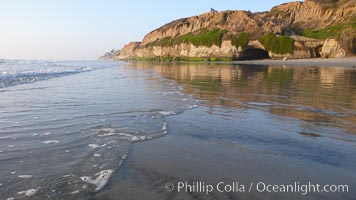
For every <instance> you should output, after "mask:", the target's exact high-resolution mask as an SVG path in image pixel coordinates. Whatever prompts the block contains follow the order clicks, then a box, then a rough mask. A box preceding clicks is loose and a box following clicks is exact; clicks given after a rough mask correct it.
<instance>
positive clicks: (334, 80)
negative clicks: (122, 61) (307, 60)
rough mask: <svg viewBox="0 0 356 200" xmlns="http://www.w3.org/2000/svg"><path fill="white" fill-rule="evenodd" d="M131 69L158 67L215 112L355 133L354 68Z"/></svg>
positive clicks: (193, 66) (193, 65)
mask: <svg viewBox="0 0 356 200" xmlns="http://www.w3.org/2000/svg"><path fill="white" fill-rule="evenodd" d="M126 67H130V68H140V69H146V68H147V69H152V68H153V69H154V70H155V71H156V72H158V73H159V74H160V75H161V76H163V77H164V78H167V79H172V80H176V81H177V82H178V83H179V84H180V85H182V86H183V87H184V92H185V93H188V94H192V95H194V97H195V98H197V99H199V100H201V101H202V105H204V106H207V107H209V108H212V110H213V108H216V107H233V108H237V109H246V108H253V109H260V110H265V111H267V112H269V113H271V114H275V115H278V116H284V117H291V118H296V119H299V120H303V121H307V122H312V123H314V124H317V125H323V126H329V127H338V128H343V129H344V130H345V132H346V133H351V134H356V132H355V128H356V126H355V124H356V69H353V68H343V67H287V66H257V65H255V66H253V65H222V64H204V63H169V64H167V63H145V62H143V63H134V64H127V65H126ZM212 112H213V111H212ZM336 130H337V129H336ZM336 130H335V132H336ZM308 135H310V134H308Z"/></svg>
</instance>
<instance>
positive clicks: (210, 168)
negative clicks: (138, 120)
mask: <svg viewBox="0 0 356 200" xmlns="http://www.w3.org/2000/svg"><path fill="white" fill-rule="evenodd" d="M209 112H211V110H209V108H207V107H200V108H198V109H194V110H191V111H187V112H185V113H184V114H182V115H178V116H171V117H168V118H167V121H168V123H169V124H170V126H169V130H170V131H169V134H168V135H167V136H165V137H163V138H160V139H157V140H152V141H147V142H144V143H136V144H134V145H133V147H132V151H131V154H130V155H129V157H128V159H127V160H126V161H125V163H124V165H123V166H122V168H121V169H120V170H119V172H118V173H117V174H116V175H115V176H114V177H113V178H112V180H111V182H110V183H109V185H108V186H107V188H105V189H104V190H103V191H102V192H100V193H98V194H97V195H96V196H95V198H94V199H107V200H110V199H112V200H114V199H118V198H120V199H152V200H157V199H249V200H251V199H252V200H253V199H353V197H354V196H355V191H353V190H351V192H350V193H333V194H330V193H313V194H308V195H307V196H304V195H301V194H299V193H267V192H264V193H259V192H256V191H252V192H230V193H227V192H226V193H221V192H216V191H214V192H212V193H210V194H208V195H206V194H205V193H203V192H192V193H189V192H179V193H178V192H177V191H176V190H175V191H173V192H167V191H166V190H165V185H166V184H167V183H173V184H175V185H176V183H177V182H180V181H182V182H185V181H188V182H190V183H193V182H196V181H203V182H204V183H206V184H212V185H216V184H217V183H218V182H221V181H223V182H225V183H226V184H231V183H233V182H238V183H239V184H244V185H248V186H249V185H250V184H251V183H252V182H253V183H254V184H256V183H257V182H260V181H263V182H265V183H268V184H291V183H293V182H294V181H298V182H302V183H305V182H308V181H311V182H312V183H314V184H317V183H318V184H330V183H333V184H349V185H350V186H352V187H353V188H354V186H355V185H356V182H355V180H356V175H355V174H354V173H353V170H352V169H351V168H349V167H341V168H340V167H338V166H337V164H336V165H334V164H333V163H328V161H326V162H323V161H312V162H310V160H308V157H310V156H312V154H314V153H313V152H310V151H308V150H305V149H308V148H309V147H308V146H318V147H320V149H324V147H327V146H334V145H339V144H333V142H331V143H330V144H323V142H322V141H323V140H325V139H322V140H316V139H313V138H308V137H306V136H303V135H286V136H277V137H281V139H286V140H291V141H293V140H306V141H305V142H306V143H308V144H307V145H306V146H304V147H303V146H301V148H300V149H297V150H295V152H293V153H291V152H290V151H289V150H286V151H285V152H284V151H280V152H275V151H267V150H263V148H265V147H268V146H270V144H268V142H266V143H264V142H260V143H259V144H255V145H256V146H255V147H254V146H253V145H252V146H251V144H249V142H248V140H249V139H248V136H246V138H244V139H242V138H241V139H239V140H235V139H234V138H230V139H228V137H226V134H230V133H231V134H233V133H234V132H232V130H234V128H235V127H234V126H235V124H231V123H228V122H227V123H226V122H225V123H224V121H225V120H226V119H224V117H222V116H220V117H219V116H216V115H210V114H209ZM217 124H219V125H218V127H220V129H219V130H218V129H215V127H217ZM236 126H238V125H236ZM267 132H268V131H266V133H267ZM261 134H264V133H263V130H261ZM267 135H268V134H267ZM231 137H233V136H231ZM271 137H274V136H271ZM261 140H263V138H261ZM271 140H272V139H271ZM272 143H273V142H272ZM336 143H337V142H336ZM281 145H283V144H281ZM272 146H273V144H272ZM291 146H294V145H291ZM260 147H261V148H262V149H261V148H260ZM292 148H294V147H291V149H292ZM292 151H294V150H292ZM330 151H333V150H332V148H331V150H330ZM294 153H297V154H300V155H301V156H300V157H298V156H296V155H292V154H294ZM325 153H327V152H325ZM330 159H331V160H332V158H331V157H330Z"/></svg>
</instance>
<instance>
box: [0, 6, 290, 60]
mask: <svg viewBox="0 0 356 200" xmlns="http://www.w3.org/2000/svg"><path fill="white" fill-rule="evenodd" d="M289 1H291V0H268V1H261V0H248V1H246V0H179V1H166V0H126V1H123V0H0V59H39V60H95V59H96V58H97V57H99V56H100V55H102V54H104V53H105V52H107V51H110V50H111V49H120V48H121V47H123V46H124V45H125V44H126V43H128V42H130V41H141V40H142V38H143V37H144V35H146V34H147V33H149V32H151V31H152V30H154V29H156V28H158V27H160V26H162V25H164V24H166V23H168V22H171V21H173V20H176V19H179V18H183V17H189V16H195V15H198V14H202V13H205V12H209V11H210V8H214V9H216V10H219V11H222V10H251V11H252V12H257V11H267V10H270V9H271V8H272V7H273V6H276V5H279V4H281V3H285V2H289Z"/></svg>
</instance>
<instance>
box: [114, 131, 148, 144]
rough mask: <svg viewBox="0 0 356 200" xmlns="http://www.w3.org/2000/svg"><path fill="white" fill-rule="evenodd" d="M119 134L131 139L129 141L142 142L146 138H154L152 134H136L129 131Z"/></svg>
mask: <svg viewBox="0 0 356 200" xmlns="http://www.w3.org/2000/svg"><path fill="white" fill-rule="evenodd" d="M119 135H121V136H124V138H123V139H125V140H127V141H129V142H141V141H146V140H152V139H153V137H152V136H135V135H131V134H128V133H119Z"/></svg>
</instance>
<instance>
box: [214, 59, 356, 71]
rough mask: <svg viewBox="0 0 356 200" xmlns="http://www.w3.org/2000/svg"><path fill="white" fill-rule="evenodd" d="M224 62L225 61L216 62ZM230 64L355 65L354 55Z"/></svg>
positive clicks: (234, 62) (235, 62)
mask: <svg viewBox="0 0 356 200" xmlns="http://www.w3.org/2000/svg"><path fill="white" fill-rule="evenodd" d="M218 63H226V62H218ZM229 63H232V64H244V65H288V66H295V67H296V66H300V67H307V66H319V67H335V66H338V67H353V68H355V67H356V57H350V58H329V59H322V58H312V59H293V60H254V61H252V60H251V61H232V62H229Z"/></svg>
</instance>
